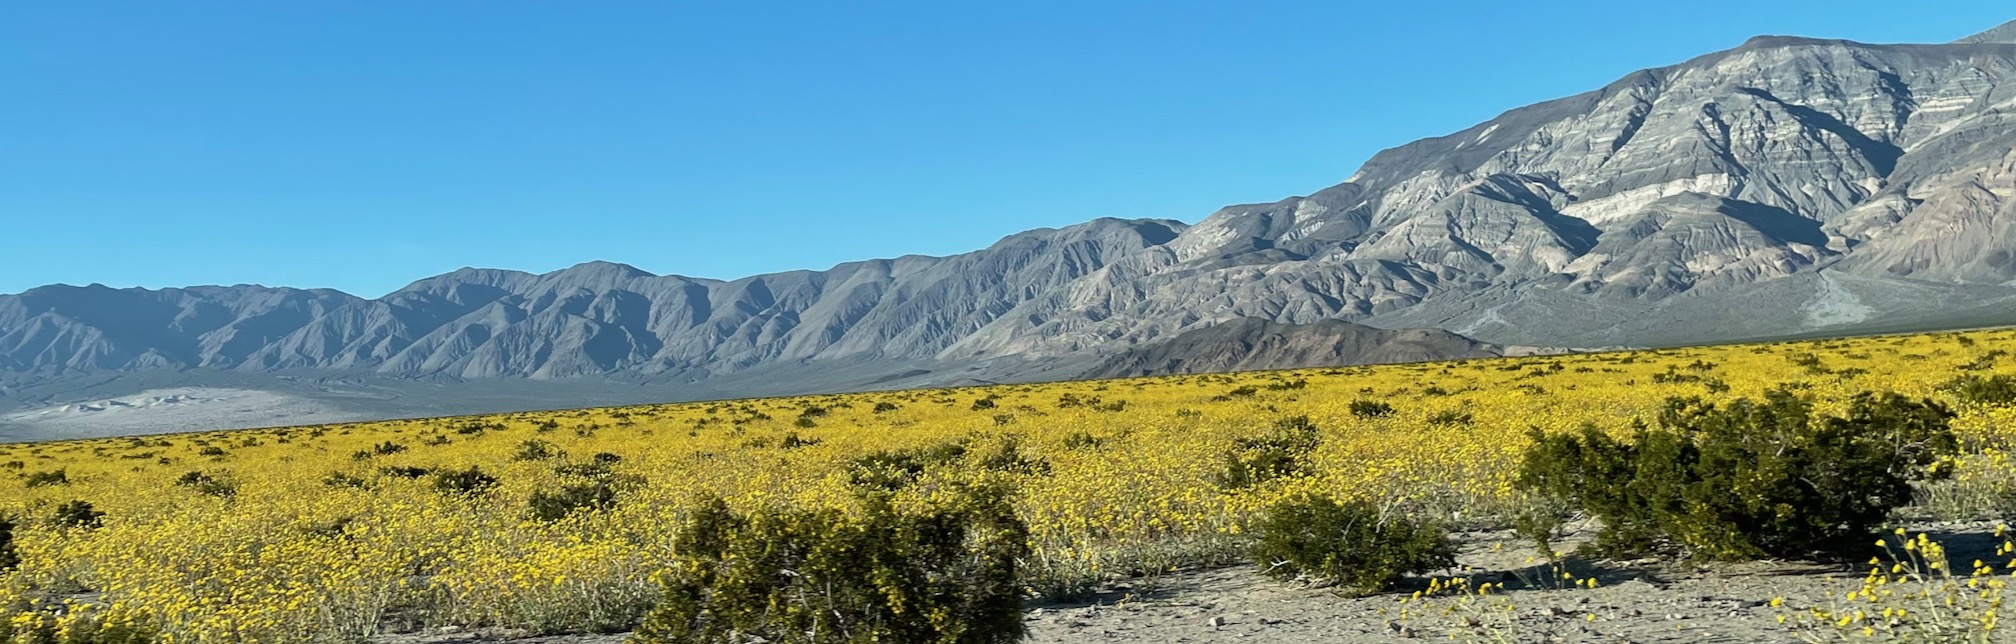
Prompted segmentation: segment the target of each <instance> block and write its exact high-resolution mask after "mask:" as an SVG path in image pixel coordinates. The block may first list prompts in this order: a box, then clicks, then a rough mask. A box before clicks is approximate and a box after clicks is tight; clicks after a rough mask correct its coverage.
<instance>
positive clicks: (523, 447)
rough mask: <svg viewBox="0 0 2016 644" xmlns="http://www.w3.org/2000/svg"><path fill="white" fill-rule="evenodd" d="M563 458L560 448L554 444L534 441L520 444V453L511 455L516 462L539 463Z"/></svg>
mask: <svg viewBox="0 0 2016 644" xmlns="http://www.w3.org/2000/svg"><path fill="white" fill-rule="evenodd" d="M556 456H561V452H560V449H559V448H556V447H554V446H553V444H552V443H548V442H546V441H542V440H538V439H533V440H528V441H525V442H523V443H519V444H518V452H517V453H515V454H512V455H511V460H514V461H539V460H545V459H549V458H553V457H556Z"/></svg>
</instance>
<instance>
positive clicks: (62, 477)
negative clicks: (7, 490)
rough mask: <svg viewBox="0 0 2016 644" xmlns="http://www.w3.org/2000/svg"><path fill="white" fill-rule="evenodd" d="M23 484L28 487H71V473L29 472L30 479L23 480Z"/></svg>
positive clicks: (62, 471) (52, 471)
mask: <svg viewBox="0 0 2016 644" xmlns="http://www.w3.org/2000/svg"><path fill="white" fill-rule="evenodd" d="M22 483H23V484H24V485H27V486H28V487H48V486H51V485H69V484H70V473H69V472H68V471H65V470H49V471H47V472H29V473H28V478H26V479H23V480H22Z"/></svg>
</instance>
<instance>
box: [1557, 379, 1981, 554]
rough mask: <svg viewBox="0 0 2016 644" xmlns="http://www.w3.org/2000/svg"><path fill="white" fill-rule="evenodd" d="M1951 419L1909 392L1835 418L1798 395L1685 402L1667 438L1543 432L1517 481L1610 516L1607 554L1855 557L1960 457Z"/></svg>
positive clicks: (1666, 422) (1669, 415)
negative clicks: (1915, 491) (1943, 460)
mask: <svg viewBox="0 0 2016 644" xmlns="http://www.w3.org/2000/svg"><path fill="white" fill-rule="evenodd" d="M1951 417H1952V414H1951V413H1950V412H1948V411H1947V410H1946V409H1945V408H1944V407H1942V406H1940V405H1939V404H1937V403H1934V402H1932V401H1921V402H1913V401H1911V400H1909V399H1906V398H1904V397H1903V396H1899V395H1897V394H1895V393H1885V394H1881V395H1876V394H1870V393H1863V394H1859V395H1857V396H1856V397H1855V398H1854V399H1853V400H1852V401H1850V405H1849V409H1848V413H1847V415H1846V416H1842V417H1826V418H1815V417H1814V415H1813V412H1812V405H1811V403H1809V402H1808V401H1806V400H1805V399H1802V398H1800V397H1798V396H1797V395H1795V394H1793V393H1792V392H1791V391H1788V390H1785V389H1778V390H1773V391H1770V392H1767V393H1766V394H1765V397H1764V400H1763V401H1762V402H1753V401H1750V400H1747V399H1745V400H1738V401H1735V402H1733V403H1730V404H1728V405H1727V406H1723V407H1717V406H1715V405H1713V404H1708V403H1704V402H1702V401H1700V400H1699V399H1694V398H1687V399H1671V400H1669V401H1667V406H1666V409H1665V410H1664V411H1663V412H1662V413H1661V415H1660V419H1659V428H1658V429H1651V428H1647V427H1644V426H1640V427H1638V428H1637V429H1636V430H1635V431H1634V432H1633V433H1632V435H1631V436H1630V437H1629V438H1628V439H1625V440H1620V439H1617V438H1614V437H1612V436H1610V435H1609V434H1606V433H1604V432H1602V431H1600V430H1598V429H1596V428H1594V427H1584V428H1583V429H1582V430H1581V431H1580V432H1576V433H1566V434H1558V435H1546V434H1543V433H1541V432H1539V431H1538V430H1535V432H1534V434H1533V445H1532V446H1531V447H1529V448H1528V449H1527V451H1526V453H1525V456H1524V459H1523V462H1522V464H1521V466H1520V468H1519V474H1518V479H1517V481H1518V485H1519V487H1520V488H1522V489H1525V490H1528V491H1532V492H1535V493H1538V494H1541V495H1543V496H1546V497H1551V498H1553V499H1555V500H1558V501H1562V502H1565V503H1566V504H1567V505H1569V506H1571V507H1579V508H1581V509H1582V510H1583V511H1585V512H1587V513H1589V514H1591V515H1593V516H1595V517H1597V518H1599V519H1601V520H1602V522H1603V529H1602V531H1601V532H1600V533H1599V534H1598V535H1597V542H1596V544H1595V545H1596V547H1597V548H1598V549H1599V551H1601V552H1602V553H1603V554H1606V555H1610V556H1636V555H1642V554H1653V553H1663V554H1682V555H1686V556H1689V557H1693V558H1706V559H1753V558H1763V557H1778V558H1794V557H1809V556H1816V555H1842V556H1853V555H1854V554H1856V553H1859V552H1861V551H1862V550H1866V549H1867V546H1868V544H1869V535H1870V534H1871V532H1872V531H1873V530H1874V529H1875V528H1876V527H1878V526H1879V525H1881V524H1882V523H1883V521H1884V520H1885V519H1886V518H1887V517H1888V515H1889V513H1890V511H1891V510H1892V509H1894V508H1897V507H1899V506H1902V505H1904V504H1906V503H1908V502H1910V501H1911V497H1912V486H1911V484H1912V483H1913V482H1914V481H1919V480H1923V479H1926V478H1928V477H1931V476H1932V474H1931V473H1930V472H1929V471H1928V469H1927V466H1929V465H1930V464H1931V463H1932V462H1933V461H1934V459H1935V458H1937V457H1938V456H1939V455H1940V454H1943V453H1948V452H1951V451H1952V450H1953V449H1954V448H1955V440H1954V437H1953V433H1952V431H1951V429H1949V427H1948V421H1949V420H1950V419H1951Z"/></svg>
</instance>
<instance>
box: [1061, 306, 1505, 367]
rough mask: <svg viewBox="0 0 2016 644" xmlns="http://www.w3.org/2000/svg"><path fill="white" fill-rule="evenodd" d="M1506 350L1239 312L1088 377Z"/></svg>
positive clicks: (1456, 339)
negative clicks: (1271, 319) (1238, 315)
mask: <svg viewBox="0 0 2016 644" xmlns="http://www.w3.org/2000/svg"><path fill="white" fill-rule="evenodd" d="M1499 355H1503V354H1502V353H1501V351H1500V349H1499V348H1498V347H1494V346H1491V345H1488V344H1483V343H1480V342H1477V341H1474V340H1471V339H1469V338H1465V337H1463V336H1460V335H1456V334H1454V333H1450V332H1448V331H1443V330H1440V329H1409V330H1404V331H1388V330H1385V329H1375V328H1372V327H1369V326H1363V325H1358V324H1352V323H1349V322H1343V321H1339V320H1326V321H1323V322H1318V323H1316V324H1306V325H1294V324H1276V323H1274V322H1269V321H1267V320H1262V319H1259V318H1243V319H1239V320H1233V321H1230V322H1226V323H1223V324H1218V325H1215V326H1210V327H1205V328H1201V329H1197V330H1194V331H1186V332H1184V333H1183V334H1182V335H1178V336H1176V337H1174V338H1170V339H1168V340H1164V341H1161V342H1154V343H1150V344H1146V345H1142V346H1138V347H1134V348H1130V349H1127V350H1125V351H1122V352H1120V353H1117V354H1114V355H1113V356H1112V357H1110V358H1107V359H1106V361H1104V362H1102V363H1100V364H1099V366H1097V367H1094V368H1093V369H1092V370H1091V371H1087V372H1085V377H1087V378H1128V377H1134V376H1152V375H1165V374H1181V373H1218V372H1225V371H1259V370H1267V369H1293V368H1303V367H1328V366H1341V365H1359V364H1390V363H1396V362H1422V361H1428V360H1453V359H1460V358H1490V357H1496V356H1499Z"/></svg>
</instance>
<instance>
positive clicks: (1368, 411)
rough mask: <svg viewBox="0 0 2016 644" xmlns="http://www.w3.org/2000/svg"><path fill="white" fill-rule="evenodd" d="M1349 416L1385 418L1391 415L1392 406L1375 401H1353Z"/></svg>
mask: <svg viewBox="0 0 2016 644" xmlns="http://www.w3.org/2000/svg"><path fill="white" fill-rule="evenodd" d="M1351 415H1353V416H1357V417H1359V418H1385V417H1387V416H1392V415H1393V406H1392V405H1388V404H1386V403H1383V402H1379V401H1377V400H1364V399H1359V400H1353V401H1351Z"/></svg>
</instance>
